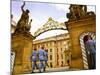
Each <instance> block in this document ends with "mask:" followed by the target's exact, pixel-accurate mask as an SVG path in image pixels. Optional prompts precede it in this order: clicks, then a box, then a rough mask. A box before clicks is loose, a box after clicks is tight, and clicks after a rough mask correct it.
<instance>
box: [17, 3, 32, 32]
mask: <svg viewBox="0 0 100 75" xmlns="http://www.w3.org/2000/svg"><path fill="white" fill-rule="evenodd" d="M24 6H25V2H24V3H23V5H22V6H21V10H22V15H21V18H20V20H19V21H18V23H17V27H16V30H15V33H16V32H29V30H30V28H31V22H32V19H31V20H30V22H29V10H28V9H26V10H24V9H23V8H24Z"/></svg>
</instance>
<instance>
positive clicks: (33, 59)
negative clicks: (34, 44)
mask: <svg viewBox="0 0 100 75" xmlns="http://www.w3.org/2000/svg"><path fill="white" fill-rule="evenodd" d="M37 56H38V52H37V51H33V53H32V55H31V61H32V62H33V64H32V69H33V71H34V69H35V67H36V68H38V67H37V63H36V62H37V60H38V57H37Z"/></svg>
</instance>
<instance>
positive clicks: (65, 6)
mask: <svg viewBox="0 0 100 75" xmlns="http://www.w3.org/2000/svg"><path fill="white" fill-rule="evenodd" d="M50 5H51V6H53V7H55V8H57V9H58V10H60V11H65V12H69V10H68V8H69V6H70V5H65V4H50Z"/></svg>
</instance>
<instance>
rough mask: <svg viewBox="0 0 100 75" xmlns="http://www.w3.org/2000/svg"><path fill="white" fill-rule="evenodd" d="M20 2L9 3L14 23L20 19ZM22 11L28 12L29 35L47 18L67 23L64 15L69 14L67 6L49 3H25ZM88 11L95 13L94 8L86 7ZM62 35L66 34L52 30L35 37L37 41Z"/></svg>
mask: <svg viewBox="0 0 100 75" xmlns="http://www.w3.org/2000/svg"><path fill="white" fill-rule="evenodd" d="M22 4H23V2H22V1H12V2H11V14H13V16H14V18H13V20H15V21H16V22H18V20H19V19H20V16H21V13H22V12H21V8H20V7H21V5H22ZM24 9H29V10H30V14H29V15H30V19H33V21H32V25H31V26H32V27H31V33H32V34H34V32H35V31H36V30H37V29H38V28H40V27H41V26H42V25H43V24H45V23H46V22H47V20H48V18H49V17H52V18H53V19H54V20H55V21H59V22H65V21H67V18H66V13H68V12H69V5H68V4H51V3H36V2H26V5H25V7H24ZM88 11H95V7H94V6H88ZM62 33H67V31H63V30H52V31H48V32H45V33H43V34H41V35H40V36H38V37H37V39H43V38H44V37H49V36H54V35H56V34H57V35H58V34H62Z"/></svg>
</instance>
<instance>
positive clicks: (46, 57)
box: [44, 51, 49, 67]
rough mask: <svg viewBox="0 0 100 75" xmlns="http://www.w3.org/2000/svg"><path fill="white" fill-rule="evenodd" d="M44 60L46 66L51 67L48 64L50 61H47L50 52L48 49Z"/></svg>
mask: <svg viewBox="0 0 100 75" xmlns="http://www.w3.org/2000/svg"><path fill="white" fill-rule="evenodd" d="M44 61H45V67H46V66H48V67H49V65H48V63H47V61H48V53H47V52H46V51H45V52H44Z"/></svg>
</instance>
